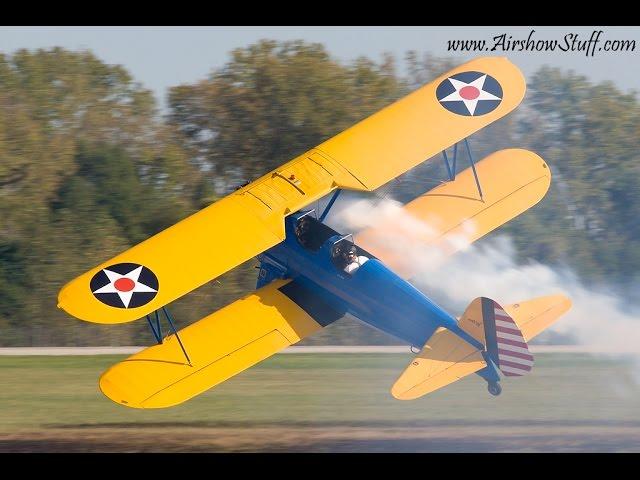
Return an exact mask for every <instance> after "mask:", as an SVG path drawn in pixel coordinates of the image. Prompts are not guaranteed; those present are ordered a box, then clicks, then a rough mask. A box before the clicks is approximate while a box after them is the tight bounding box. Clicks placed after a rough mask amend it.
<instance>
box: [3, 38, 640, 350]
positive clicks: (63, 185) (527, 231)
mask: <svg viewBox="0 0 640 480" xmlns="http://www.w3.org/2000/svg"><path fill="white" fill-rule="evenodd" d="M402 61H403V62H405V63H404V65H405V67H406V68H404V71H405V72H406V73H404V74H399V73H398V70H399V68H398V62H399V60H398V59H396V58H393V57H392V56H384V57H383V58H382V59H381V60H380V61H374V60H371V59H368V58H364V57H363V58H358V59H356V60H354V61H352V62H349V63H340V62H338V61H336V60H335V59H333V58H332V57H331V56H330V55H329V54H328V52H327V51H326V49H325V48H324V47H323V46H322V45H320V44H315V43H314V44H312V43H305V42H302V41H295V42H281V43H280V42H275V41H267V40H265V41H261V42H258V43H256V44H253V45H250V46H248V47H246V48H241V49H237V50H234V51H233V52H231V59H230V60H229V61H228V62H227V63H226V64H225V65H224V66H223V67H222V68H218V69H215V70H212V71H211V73H210V75H209V76H208V77H207V78H206V79H204V80H201V81H199V82H196V83H193V84H186V85H180V86H176V87H173V88H171V89H170V90H169V92H168V106H167V111H166V112H160V111H159V110H158V106H157V105H156V102H155V100H154V97H153V95H152V93H151V92H150V91H149V90H147V89H145V88H144V87H143V86H142V85H141V84H140V83H139V82H137V81H136V80H135V79H134V78H133V77H132V76H131V75H130V73H129V72H127V71H126V69H124V68H123V67H121V66H118V65H108V64H105V63H104V62H102V61H101V60H100V59H98V58H97V57H96V56H95V55H94V54H93V53H91V52H90V51H80V52H77V51H68V50H65V49H62V48H53V49H48V50H37V51H29V50H19V51H16V52H13V53H11V54H8V53H4V54H3V53H0V332H1V333H2V335H1V337H0V346H13V345H104V344H113V345H125V344H148V343H151V336H150V334H149V332H148V331H147V327H146V325H145V324H144V322H134V323H132V324H126V325H118V326H115V327H114V326H110V327H105V326H101V325H93V324H89V323H86V322H80V321H78V320H75V319H73V318H71V317H70V316H69V315H67V314H65V313H64V312H63V311H61V310H59V309H57V308H56V298H57V292H58V291H59V289H60V288H61V287H62V286H63V285H64V283H66V282H67V281H69V280H71V279H72V278H74V277H75V276H77V275H78V274H80V273H82V272H84V271H85V270H87V269H88V268H91V267H93V266H95V265H96V264H98V263H100V262H102V261H104V260H107V259H108V258H110V257H112V256H113V255H115V254H117V253H119V252H120V251H122V250H124V249H126V248H127V247H129V246H131V245H134V244H136V243H138V242H140V241H142V240H144V239H145V238H147V237H149V236H151V235H153V234H155V233H157V232H159V231H160V230H162V229H164V228H166V227H168V226H170V225H172V224H173V223H175V222H176V221H178V220H180V219H181V218H184V217H185V216H187V215H189V214H191V213H193V212H195V211H197V210H199V209H200V208H203V207H204V206H206V205H208V204H210V203H211V202H213V201H215V200H216V199H218V198H220V197H222V196H224V195H226V194H228V193H230V192H231V191H233V190H234V189H235V187H237V186H238V185H240V184H241V183H243V182H244V181H246V180H252V179H255V178H257V177H258V176H260V175H262V174H264V173H265V172H267V171H269V170H271V169H273V168H275V167H277V166H278V165H280V164H282V163H284V162H285V161H287V160H290V159H291V158H293V157H295V156H296V155H299V154H300V153H302V152H304V151H305V150H307V149H309V148H310V147H313V146H315V145H317V144H318V143H320V142H322V141H323V140H325V139H327V138H329V137H331V136H332V135H335V134H336V133H338V132H340V131H342V130H344V129H345V128H347V127H349V126H350V125H352V124H353V123H355V122H357V121H359V120H361V119H363V118H365V117H366V116H368V115H370V114H371V113H373V112H375V111H377V110H379V109H380V108H382V107H384V106H385V105H387V104H389V103H391V102H392V101H394V100H395V99H397V98H400V97H402V96H403V95H405V94H407V93H408V92H410V91H412V90H413V89H415V88H417V87H418V86H420V85H422V84H424V83H426V82H428V81H429V80H431V79H432V78H434V77H435V76H437V75H440V74H441V73H443V72H445V71H447V70H448V69H449V68H451V67H452V66H454V65H456V64H458V63H460V62H459V61H458V60H457V59H455V58H437V57H433V56H431V55H425V56H418V55H417V54H416V53H415V52H409V53H407V55H406V57H405V58H404V59H402ZM527 83H528V93H527V96H526V98H525V101H524V102H523V104H522V105H521V106H520V107H519V108H518V109H517V110H516V111H515V112H513V113H511V114H510V115H508V116H507V117H505V118H504V119H502V120H500V121H498V122H496V123H494V124H492V125H491V126H489V127H487V128H486V129H484V130H483V131H481V132H480V133H478V134H477V135H475V136H474V138H473V139H472V141H473V144H474V149H475V151H476V154H477V155H478V158H481V156H484V155H485V154H488V153H490V152H492V151H495V150H498V149H501V148H509V147H521V148H527V149H530V150H533V151H534V152H536V153H538V154H540V155H541V156H542V157H543V158H544V159H545V160H547V161H548V163H549V165H550V166H551V168H552V173H553V182H552V186H551V190H550V192H549V194H548V195H547V197H546V198H545V199H544V200H543V201H542V202H541V203H540V204H539V205H538V206H536V207H535V208H534V209H532V210H530V211H529V212H528V213H527V214H526V215H523V216H521V217H519V218H517V219H515V220H513V221H512V222H510V223H509V224H507V225H506V226H504V227H502V229H501V231H503V232H507V233H510V234H512V237H513V239H514V241H515V245H516V247H517V251H518V255H519V258H520V259H522V260H526V259H529V258H531V259H535V260H537V261H540V262H545V263H548V264H551V265H567V266H569V267H571V268H572V269H574V270H575V271H576V272H578V273H579V274H580V275H581V276H582V278H583V279H585V281H586V282H591V283H594V284H597V283H607V284H609V285H615V286H617V288H619V289H627V290H628V289H630V288H635V286H637V285H638V279H639V275H638V273H637V272H638V271H639V270H640V220H639V216H638V213H639V212H638V205H640V175H639V173H640V162H639V161H638V160H639V158H638V138H639V134H640V131H639V130H640V122H639V121H638V120H639V117H640V106H639V104H638V98H637V95H636V94H635V92H632V93H625V92H622V91H620V90H618V89H617V88H616V87H615V85H614V84H613V83H611V82H604V83H597V84H596V83H593V82H591V81H589V80H588V79H587V78H585V77H583V76H580V75H576V74H575V73H573V72H570V71H569V72H567V71H564V70H561V69H557V68H549V67H543V68H541V69H539V70H538V71H537V72H536V73H535V74H534V75H533V76H531V77H530V78H528V79H527ZM427 170H428V169H426V168H422V167H419V168H417V169H415V170H414V171H412V172H410V173H409V174H407V176H409V177H411V178H412V179H413V180H415V181H413V182H405V183H402V182H400V183H398V184H397V185H396V188H395V191H394V195H395V196H397V197H398V198H401V199H405V200H408V199H410V198H412V196H415V195H417V194H419V193H422V192H423V191H424V190H425V188H424V185H425V181H426V180H425V179H426V175H427V174H432V173H433V172H428V171H427ZM423 180H424V181H423ZM222 233H223V232H221V234H222ZM256 263H257V262H256V261H255V260H252V261H249V262H246V263H245V264H243V265H241V266H240V267H238V268H237V269H235V270H233V271H232V272H229V273H227V274H225V275H223V276H222V277H220V278H219V279H217V281H215V282H211V283H209V284H206V285H204V286H203V287H201V288H199V289H198V290H196V291H195V292H192V293H191V294H190V295H188V296H186V297H184V298H183V299H180V300H178V301H176V302H175V304H174V305H172V309H173V311H174V313H175V316H176V317H177V318H178V319H179V321H180V324H181V325H185V324H188V323H191V322H193V321H195V320H197V319H199V318H201V317H202V316H204V315H205V314H207V313H210V312H212V311H213V310H215V309H217V308H220V307H222V306H224V305H225V304H227V303H229V302H231V301H233V300H235V299H237V298H239V297H240V296H241V295H243V294H244V293H246V292H248V291H251V290H252V289H253V288H254V287H255V277H256V270H255V269H254V266H255V265H256ZM385 341H388V339H386V338H385V337H383V336H382V335H381V334H378V333H377V332H374V331H372V330H369V329H366V328H365V327H361V326H360V325H359V324H357V323H355V322H351V321H348V320H347V321H343V322H338V323H337V324H335V325H332V326H331V327H329V328H328V329H326V331H324V332H321V333H320V334H319V335H317V336H316V337H312V338H311V339H310V340H308V343H309V342H310V343H332V344H339V343H381V342H385Z"/></svg>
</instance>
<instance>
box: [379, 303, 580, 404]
mask: <svg viewBox="0 0 640 480" xmlns="http://www.w3.org/2000/svg"><path fill="white" fill-rule="evenodd" d="M569 308H571V300H569V299H568V298H567V297H565V296H564V295H552V296H546V297H539V298H535V299H532V300H527V301H524V302H520V303H515V304H512V305H506V306H504V307H503V306H501V305H500V304H499V303H497V302H495V301H494V300H492V299H490V298H486V297H479V298H476V299H475V300H473V301H472V302H471V303H470V304H469V306H468V307H467V309H466V310H465V312H464V313H463V314H462V316H461V317H460V319H459V320H458V326H459V327H460V328H461V329H462V330H463V331H464V332H465V333H467V334H468V335H470V336H471V337H473V338H474V339H475V340H477V341H478V342H479V344H481V345H482V347H481V348H480V346H473V345H472V344H471V343H470V342H468V341H466V340H464V339H463V338H461V337H460V336H459V335H458V334H455V333H454V332H452V331H450V330H447V329H445V328H442V327H441V328H439V329H438V330H436V332H435V333H434V334H433V335H432V336H431V338H430V339H429V340H428V341H427V343H426V344H425V345H424V347H423V349H422V350H421V351H420V353H419V354H418V355H417V356H416V358H415V359H414V360H413V361H412V362H411V363H410V364H409V366H408V367H407V368H406V369H405V371H404V372H403V373H402V375H400V377H399V378H398V380H397V381H396V383H395V384H394V385H393V387H392V389H391V393H392V395H393V396H394V397H396V398H398V399H400V400H411V399H415V398H419V397H421V396H423V395H425V394H427V393H429V392H432V391H434V390H437V389H439V388H441V387H444V386H445V385H448V384H450V383H452V382H455V381H456V380H459V379H460V378H462V377H464V376H466V375H469V374H471V373H474V372H477V371H479V370H482V369H483V368H485V367H487V366H490V364H493V365H495V367H496V368H497V369H498V370H499V371H500V373H502V374H503V375H504V376H506V377H517V376H523V375H526V374H527V373H529V372H530V371H531V369H532V367H533V362H534V359H533V355H532V354H531V352H530V351H529V347H528V345H527V342H528V341H529V340H531V338H533V337H535V336H536V335H537V334H538V333H540V332H541V331H542V330H544V329H545V328H547V327H549V326H550V325H551V324H552V323H554V322H555V321H556V320H557V319H558V318H560V316H561V315H563V314H564V313H566V312H567V311H568V310H569ZM496 375H497V373H496ZM497 378H499V377H496V379H497ZM489 391H490V392H491V393H492V394H494V395H497V394H499V393H500V386H499V385H498V383H497V381H491V382H489Z"/></svg>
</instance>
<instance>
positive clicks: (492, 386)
mask: <svg viewBox="0 0 640 480" xmlns="http://www.w3.org/2000/svg"><path fill="white" fill-rule="evenodd" d="M487 390H489V393H490V394H491V395H493V396H494V397H497V396H498V395H500V393H502V387H501V386H500V384H499V383H498V382H489V385H487Z"/></svg>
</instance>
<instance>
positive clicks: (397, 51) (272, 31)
mask: <svg viewBox="0 0 640 480" xmlns="http://www.w3.org/2000/svg"><path fill="white" fill-rule="evenodd" d="M600 30H602V31H603V33H602V34H601V36H600V37H599V43H598V44H596V50H597V48H601V47H603V45H604V42H605V41H606V40H635V43H636V48H635V51H633V52H629V51H626V52H608V51H595V52H594V55H593V56H591V55H589V56H587V55H586V54H585V52H584V51H566V52H561V51H556V52H548V51H547V52H544V51H542V52H540V51H525V52H517V51H516V52H514V51H501V48H498V49H497V50H496V51H489V52H473V53H472V52H466V53H464V54H462V53H458V54H457V57H458V58H460V59H461V60H469V59H472V58H475V57H477V56H480V55H500V56H507V57H509V58H510V59H511V61H513V62H514V63H516V65H518V66H519V67H520V68H521V70H522V71H523V72H524V74H525V76H528V75H530V74H532V73H533V72H534V71H536V70H537V69H538V68H539V67H540V66H541V65H543V64H548V65H552V66H558V67H562V68H565V69H571V70H574V71H575V72H577V73H579V74H583V75H586V76H587V77H589V78H590V79H592V80H594V81H603V80H611V81H613V82H614V83H615V84H616V85H617V86H618V87H619V88H621V89H623V90H625V91H628V90H631V89H636V90H638V91H640V80H639V79H638V71H637V69H636V68H633V65H638V64H639V63H638V61H639V60H640V28H639V27H535V26H531V27H500V26H496V27H317V26H314V27H303V26H301V27H240V26H239V27H0V52H2V53H5V54H11V53H12V52H14V51H16V50H17V49H20V48H27V49H37V48H51V47H54V46H61V47H64V48H66V49H70V50H87V49H88V50H91V51H92V52H94V53H95V54H96V55H97V56H98V57H99V58H100V59H101V60H103V61H104V62H106V63H109V64H120V65H123V66H124V67H125V68H126V69H127V70H128V71H129V72H131V74H132V75H133V77H134V78H135V79H136V80H137V81H139V82H141V83H142V84H143V85H144V86H145V87H146V88H149V89H151V90H152V91H153V92H154V94H155V96H156V98H157V99H158V102H159V105H160V106H161V108H162V109H164V107H165V105H166V93H167V89H168V88H169V87H171V86H175V85H179V84H183V83H193V82H196V81H198V80H200V79H203V78H206V77H207V75H208V74H209V73H210V72H211V71H212V70H213V69H215V68H219V67H222V66H223V65H224V64H225V63H226V62H227V61H228V60H229V58H230V57H229V52H230V51H231V50H233V49H234V48H238V47H246V46H247V45H249V44H251V43H254V42H256V41H258V40H260V39H265V38H267V39H274V40H294V39H302V40H305V41H309V42H320V43H322V44H324V45H325V47H326V48H327V50H328V51H329V52H330V54H331V55H332V56H333V57H334V58H336V59H338V60H340V61H342V62H349V61H351V60H353V59H355V58H357V57H358V56H362V55H364V56H367V57H369V58H371V59H373V60H376V61H378V60H380V59H381V57H382V55H383V53H385V52H389V53H392V54H394V55H395V56H396V58H398V59H402V58H404V55H405V53H406V52H407V51H408V50H415V51H417V52H418V53H425V52H430V53H433V54H435V55H447V54H451V52H449V53H448V52H447V43H448V40H486V41H487V45H488V47H493V46H494V44H495V41H494V37H499V36H500V35H503V34H504V37H503V38H504V40H527V39H529V38H530V39H531V40H532V41H533V42H538V41H541V40H558V41H559V42H560V44H561V45H563V46H564V45H566V44H565V40H564V39H565V35H568V34H577V35H579V37H578V38H577V40H578V41H582V40H589V39H590V38H592V35H593V32H594V31H595V32H597V31H600ZM532 31H534V33H531V32H532ZM529 35H532V36H531V37H529ZM510 37H511V38H510ZM571 40H573V39H572V38H570V39H569V41H571ZM398 67H399V68H400V72H401V73H402V71H403V70H402V62H400V63H399V65H398Z"/></svg>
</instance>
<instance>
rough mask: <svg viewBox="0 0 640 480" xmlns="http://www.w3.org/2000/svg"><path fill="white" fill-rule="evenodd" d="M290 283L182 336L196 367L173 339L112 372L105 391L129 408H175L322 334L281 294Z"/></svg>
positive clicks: (244, 301)
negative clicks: (189, 361) (316, 334)
mask: <svg viewBox="0 0 640 480" xmlns="http://www.w3.org/2000/svg"><path fill="white" fill-rule="evenodd" d="M290 282H291V281H290V280H276V281H274V282H273V283H271V284H269V285H267V286H265V287H263V288H261V289H259V290H257V291H256V292H254V293H252V294H250V295H247V296H246V297H244V298H242V299H240V300H238V301H236V302H234V303H232V304H230V305H228V306H226V307H225V308H222V309H221V310H218V311H217V312H215V313H213V314H211V315H209V316H207V317H205V318H203V319H202V320H200V321H198V322H196V323H194V324H192V325H190V326H188V327H186V328H184V329H183V330H181V331H180V332H179V335H180V339H181V340H182V343H183V344H184V346H185V347H186V350H187V352H188V354H189V357H190V360H191V365H189V364H188V363H187V362H186V359H185V356H184V354H183V352H182V350H181V348H180V345H179V343H178V341H177V339H176V337H175V335H171V336H169V337H167V338H165V339H164V342H163V343H162V344H159V345H155V346H153V347H150V348H147V349H145V350H143V351H141V352H139V353H136V354H135V355H132V356H131V357H129V358H127V359H126V360H124V361H122V362H120V363H118V364H116V365H114V366H112V367H111V368H109V370H107V371H106V372H105V373H104V374H103V375H102V377H101V378H100V389H101V390H102V392H103V393H104V394H105V395H106V396H107V397H109V398H110V399H111V400H113V401H114V402H116V403H119V404H121V405H126V406H128V407H134V408H162V407H170V406H172V405H177V404H179V403H182V402H184V401H185V400H188V399H189V398H191V397H194V396H195V395H198V394H199V393H202V392H204V391H205V390H208V389H209V388H211V387H213V386H215V385H217V384H219V383H221V382H223V381H225V380H227V379H228V378H230V377H232V376H233V375H236V374H237V373H239V372H241V371H243V370H245V369H247V368H249V367H251V366H252V365H254V364H256V363H258V362H260V361H261V360H264V359H265V358H267V357H269V356H271V355H272V354H274V353H276V352H277V351H279V350H282V349H283V348H285V347H288V346H289V345H291V344H293V343H296V342H298V341H299V340H301V339H302V338H304V337H306V336H308V335H311V334H312V333H314V332H316V331H318V330H320V329H321V328H322V325H321V324H320V323H318V322H317V321H316V320H314V318H312V317H311V316H310V315H309V314H308V313H307V312H306V311H305V310H304V309H303V308H301V307H300V306H298V304H296V303H295V302H294V301H292V300H291V299H290V298H289V297H288V296H287V295H286V294H285V293H283V291H282V290H280V289H281V288H282V287H284V286H285V285H288V284H290ZM285 291H286V290H285ZM320 321H321V323H325V322H323V321H322V320H320Z"/></svg>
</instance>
